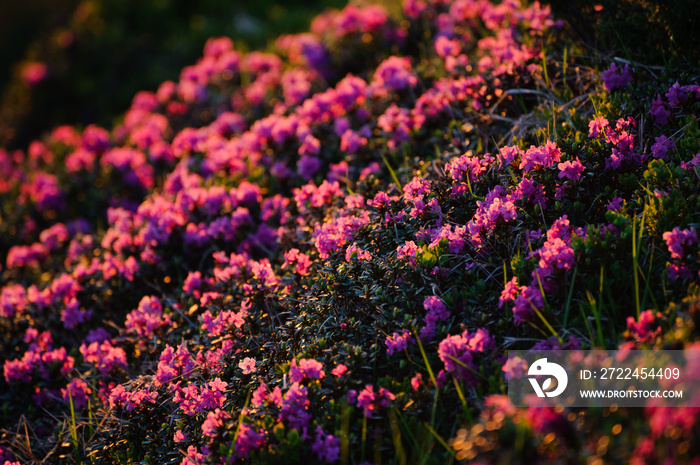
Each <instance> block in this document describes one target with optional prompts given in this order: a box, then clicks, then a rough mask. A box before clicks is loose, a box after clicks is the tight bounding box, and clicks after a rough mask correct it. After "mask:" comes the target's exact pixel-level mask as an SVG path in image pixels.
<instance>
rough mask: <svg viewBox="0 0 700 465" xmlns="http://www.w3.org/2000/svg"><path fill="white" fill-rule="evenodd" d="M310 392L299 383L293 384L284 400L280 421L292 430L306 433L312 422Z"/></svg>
mask: <svg viewBox="0 0 700 465" xmlns="http://www.w3.org/2000/svg"><path fill="white" fill-rule="evenodd" d="M307 395H308V390H307V389H306V387H304V386H300V385H299V383H293V384H292V385H291V386H290V387H289V389H288V390H287V392H286V393H285V395H284V398H283V399H282V407H281V408H280V414H279V419H278V421H281V422H283V423H285V424H286V425H287V426H289V427H290V428H294V429H296V430H297V431H299V432H304V431H305V430H306V428H307V427H308V425H309V421H310V420H311V414H310V413H309V405H310V404H311V402H309V399H308V397H307Z"/></svg>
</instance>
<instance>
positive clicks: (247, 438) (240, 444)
mask: <svg viewBox="0 0 700 465" xmlns="http://www.w3.org/2000/svg"><path fill="white" fill-rule="evenodd" d="M264 444H265V431H263V430H262V429H255V428H253V427H251V426H250V425H248V424H246V423H241V424H240V425H239V427H238V436H237V437H236V445H235V446H234V451H235V452H236V455H237V456H238V457H241V458H243V459H246V458H248V456H249V455H250V453H251V452H253V451H256V450H258V449H260V448H261V447H262V446H263V445H264Z"/></svg>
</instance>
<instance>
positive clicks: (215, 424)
mask: <svg viewBox="0 0 700 465" xmlns="http://www.w3.org/2000/svg"><path fill="white" fill-rule="evenodd" d="M228 418H231V415H229V414H228V413H227V412H225V411H223V410H221V409H218V408H217V409H216V410H214V411H213V412H209V413H207V419H206V420H204V423H202V434H203V435H204V436H207V437H209V438H212V439H213V438H215V437H216V435H217V434H218V431H219V428H221V427H222V426H223V424H224V420H226V419H228Z"/></svg>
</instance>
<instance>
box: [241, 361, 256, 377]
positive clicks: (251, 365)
mask: <svg viewBox="0 0 700 465" xmlns="http://www.w3.org/2000/svg"><path fill="white" fill-rule="evenodd" d="M238 367H239V368H240V369H241V370H243V374H244V375H249V374H251V373H255V372H256V371H257V368H255V359H253V358H250V357H246V358H244V359H243V360H241V362H240V363H239V364H238Z"/></svg>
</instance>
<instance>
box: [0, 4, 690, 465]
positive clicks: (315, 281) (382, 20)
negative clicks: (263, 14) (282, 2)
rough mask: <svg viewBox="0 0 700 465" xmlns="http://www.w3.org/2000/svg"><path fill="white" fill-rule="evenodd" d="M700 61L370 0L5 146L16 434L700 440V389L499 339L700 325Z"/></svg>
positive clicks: (540, 341) (41, 456) (4, 357)
mask: <svg viewBox="0 0 700 465" xmlns="http://www.w3.org/2000/svg"><path fill="white" fill-rule="evenodd" d="M696 76H697V74H693V72H692V70H691V71H689V70H688V69H685V70H683V71H682V72H681V71H678V72H677V73H676V74H673V73H670V72H668V71H663V72H660V71H659V70H658V69H657V68H655V67H649V66H645V65H644V64H643V63H642V62H641V61H635V60H632V59H631V57H626V58H624V59H623V58H620V57H619V56H618V55H616V54H615V53H614V52H613V51H594V52H592V51H590V50H588V49H583V48H582V47H580V46H578V45H577V44H576V42H575V41H573V39H572V36H571V34H570V31H569V29H568V27H567V25H566V24H565V23H564V22H563V21H559V20H557V19H556V18H555V17H553V15H552V13H551V11H550V8H549V7H548V6H546V5H542V4H540V3H538V2H533V3H531V4H526V3H521V2H519V1H517V0H513V1H504V2H500V3H491V2H489V1H487V0H455V1H443V0H439V1H438V0H435V1H422V0H405V1H404V3H403V5H402V12H401V13H400V14H399V13H398V12H397V13H395V14H394V13H392V14H390V13H389V12H388V11H387V10H386V9H385V8H383V7H382V6H379V5H371V4H368V5H364V6H358V5H355V4H350V5H348V6H347V7H345V8H344V9H343V10H341V11H335V10H333V11H330V10H329V11H327V12H325V13H323V14H321V15H320V16H318V17H316V18H315V19H314V20H313V22H312V24H311V27H310V32H308V33H304V34H298V35H291V36H282V37H280V38H278V39H277V40H276V42H275V43H274V46H272V47H271V48H270V50H268V51H265V52H261V51H252V52H248V53H244V52H243V51H241V50H238V49H237V48H236V46H235V44H234V43H233V42H232V41H231V40H230V39H228V38H225V37H220V38H212V39H211V40H209V42H207V44H206V46H205V48H204V51H203V56H202V58H201V59H199V61H197V62H196V63H195V64H193V65H192V66H188V67H186V68H185V69H183V70H182V72H181V74H180V77H179V80H177V82H174V81H167V82H164V83H162V84H161V85H160V86H159V87H158V88H157V89H156V90H155V91H143V92H140V93H138V94H137V95H136V96H135V97H134V99H133V102H132V104H131V107H130V108H129V109H128V110H127V111H126V113H125V114H124V116H123V118H122V119H121V120H120V122H119V124H117V125H116V126H114V127H111V128H102V127H98V126H95V125H90V126H87V127H70V126H61V127H58V128H55V129H54V130H53V131H52V132H51V133H50V134H48V135H47V136H46V137H44V138H42V139H40V140H36V141H34V142H32V143H31V144H30V145H29V146H28V147H27V148H26V150H22V151H14V152H8V151H6V150H2V151H0V172H2V176H1V177H0V204H1V205H2V208H3V209H2V216H1V217H0V219H1V221H0V234H1V236H0V260H1V266H2V268H1V269H0V273H1V274H0V286H1V287H0V289H1V290H0V325H1V326H2V339H0V340H1V341H2V342H1V343H0V344H1V346H0V348H1V349H2V352H1V355H0V362H1V363H2V365H3V377H2V380H0V388H1V389H0V406H2V409H0V415H2V417H1V418H2V421H1V424H2V425H3V429H2V430H1V431H0V460H2V461H6V462H5V463H14V462H20V463H33V462H41V461H45V462H47V463H76V462H83V463H136V462H138V463H182V464H200V463H342V464H360V463H377V464H378V463H382V462H383V463H397V464H406V463H445V462H451V461H458V462H460V461H475V462H478V463H507V462H509V461H520V462H522V463H536V462H542V463H550V462H551V463H568V462H582V461H590V462H591V463H593V462H595V463H606V462H614V463H624V462H634V463H660V462H662V461H663V460H666V458H668V457H674V458H676V459H677V461H678V462H679V463H699V462H700V446H699V444H700V442H698V439H700V438H698V431H700V428H699V427H698V425H699V422H700V410H698V409H692V408H684V409H677V408H664V407H655V408H651V407H649V408H640V409H615V408H607V409H588V410H582V409H579V410H573V409H572V410H562V409H549V408H535V407H532V408H529V409H522V408H521V409H516V408H514V407H512V406H510V405H509V404H508V401H507V398H506V397H505V396H504V394H505V392H506V391H505V389H506V388H505V386H506V377H507V376H508V375H509V374H512V373H513V372H515V371H517V370H518V369H520V367H517V366H509V364H508V363H506V356H505V354H506V351H507V350H508V349H578V348H595V347H597V348H608V349H615V348H618V347H624V348H640V349H642V348H644V349H651V348H673V349H682V348H700V346H698V345H697V341H698V340H699V338H700V333H699V332H698V330H697V329H696V328H697V324H698V323H700V288H698V279H699V276H700V275H699V273H700V242H699V241H698V227H699V226H698V221H699V220H698V211H700V188H698V187H699V184H700V183H699V181H700V131H699V130H698V123H697V118H696V116H695V115H696V114H697V113H698V111H699V110H700V87H699V86H698V84H697V78H696ZM664 463H665V462H664Z"/></svg>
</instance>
